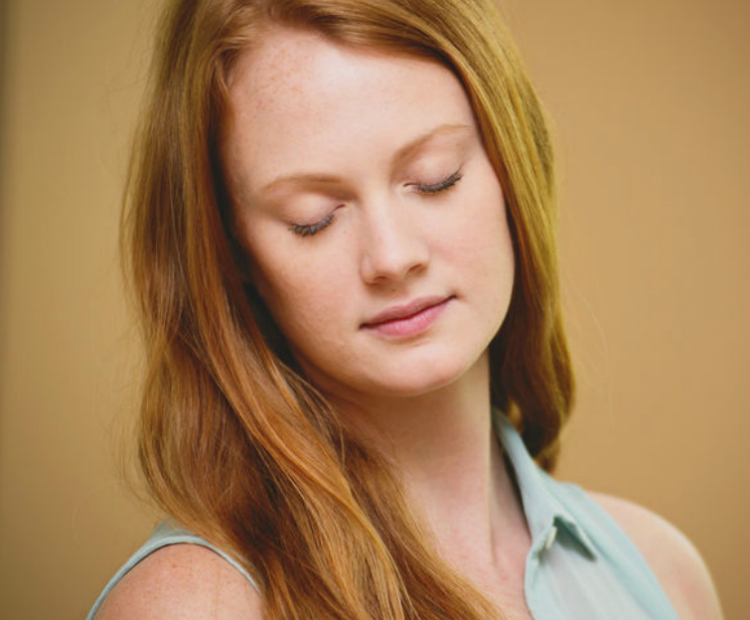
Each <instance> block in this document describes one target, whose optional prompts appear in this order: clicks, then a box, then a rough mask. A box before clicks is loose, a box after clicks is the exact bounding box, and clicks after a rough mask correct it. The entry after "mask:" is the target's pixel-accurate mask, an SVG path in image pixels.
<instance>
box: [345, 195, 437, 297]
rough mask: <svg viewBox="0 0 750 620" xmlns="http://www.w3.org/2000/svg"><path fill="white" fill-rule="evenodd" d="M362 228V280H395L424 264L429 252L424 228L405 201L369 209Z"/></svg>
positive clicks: (374, 282) (380, 281) (410, 273)
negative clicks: (410, 211) (404, 203)
mask: <svg viewBox="0 0 750 620" xmlns="http://www.w3.org/2000/svg"><path fill="white" fill-rule="evenodd" d="M365 210H366V211H368V210H367V209H365ZM363 228H364V230H363V232H362V236H361V239H362V255H361V267H360V269H361V275H362V279H363V281H365V282H367V283H368V284H378V283H383V282H395V281H398V280H401V279H403V278H406V277H408V276H409V275H412V274H416V273H418V272H420V271H422V270H424V269H425V268H426V267H427V264H428V262H429V258H430V254H429V247H428V243H427V240H426V238H425V234H424V229H423V227H421V226H420V225H419V222H418V221H416V218H415V216H414V214H413V213H409V212H408V206H407V205H403V204H400V203H399V201H395V202H393V203H391V204H386V205H381V206H380V207H379V208H374V209H372V211H371V212H370V213H369V214H368V215H367V216H366V217H365V218H363Z"/></svg>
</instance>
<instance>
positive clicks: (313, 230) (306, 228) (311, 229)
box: [289, 209, 336, 237]
mask: <svg viewBox="0 0 750 620" xmlns="http://www.w3.org/2000/svg"><path fill="white" fill-rule="evenodd" d="M335 212H336V210H335V209H334V210H333V211H331V212H330V213H329V214H328V215H326V216H325V217H324V218H323V219H321V220H318V221H317V222H313V223H312V224H294V223H292V224H289V230H291V231H292V232H293V233H294V234H295V235H299V236H300V237H311V236H312V235H315V234H317V233H319V232H320V231H321V230H323V229H325V228H328V226H330V225H331V223H332V222H333V217H334V213H335Z"/></svg>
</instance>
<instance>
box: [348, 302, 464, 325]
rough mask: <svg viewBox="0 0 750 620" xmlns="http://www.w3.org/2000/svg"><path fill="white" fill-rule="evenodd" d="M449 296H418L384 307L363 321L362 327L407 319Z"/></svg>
mask: <svg viewBox="0 0 750 620" xmlns="http://www.w3.org/2000/svg"><path fill="white" fill-rule="evenodd" d="M448 299H450V297H449V296H448V297H446V296H441V297H439V296H432V297H420V298H419V299H415V300H414V301H410V302H408V303H405V304H401V305H397V306H391V307H390V308H386V309H385V310H383V311H382V312H379V313H378V314H376V315H374V316H372V317H370V318H369V319H367V320H366V321H365V322H364V323H362V326H363V327H372V326H373V325H379V324H380V323H386V322H388V321H398V320H399V319H407V318H409V317H411V316H414V315H415V314H418V313H419V312H422V310H424V309H425V308H430V307H432V306H437V305H438V304H441V303H443V302H444V301H447V300H448Z"/></svg>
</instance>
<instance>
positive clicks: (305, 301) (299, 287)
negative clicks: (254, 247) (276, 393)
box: [252, 244, 353, 345]
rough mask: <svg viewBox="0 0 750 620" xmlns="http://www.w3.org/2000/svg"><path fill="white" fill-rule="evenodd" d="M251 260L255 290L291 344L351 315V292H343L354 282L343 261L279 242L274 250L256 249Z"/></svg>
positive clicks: (320, 331) (322, 330) (314, 336)
mask: <svg viewBox="0 0 750 620" xmlns="http://www.w3.org/2000/svg"><path fill="white" fill-rule="evenodd" d="M252 261H253V265H254V268H253V270H252V273H253V281H254V283H255V285H256V287H257V289H258V292H259V293H260V295H261V297H262V298H263V300H264V301H265V303H266V305H267V307H268V309H269V311H270V312H271V315H272V316H273V318H274V320H275V321H276V323H277V324H278V326H279V328H280V329H281V331H282V332H283V333H284V335H285V336H286V337H287V338H288V339H289V340H290V344H292V345H294V344H295V343H294V342H291V341H294V340H297V339H299V338H304V339H305V340H311V339H316V338H317V336H318V335H322V334H323V333H325V332H326V331H327V330H329V329H330V327H331V325H333V324H340V323H341V321H346V320H348V319H350V317H349V314H351V312H350V311H349V308H348V307H347V306H346V301H347V298H349V297H350V295H348V294H346V295H345V294H344V293H345V292H347V291H351V287H352V286H353V283H352V282H350V278H348V277H347V274H346V273H345V266H346V261H343V260H341V259H340V258H339V260H333V257H331V258H329V257H326V256H320V255H315V253H314V252H312V253H307V252H304V251H303V252H299V251H298V250H297V251H294V250H293V249H292V248H289V247H286V249H284V247H283V246H282V245H281V244H278V245H277V246H276V247H275V248H274V250H273V251H266V252H261V251H256V252H255V253H254V257H253V259H252ZM347 284H348V286H347Z"/></svg>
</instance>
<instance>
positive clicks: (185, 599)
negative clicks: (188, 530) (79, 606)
mask: <svg viewBox="0 0 750 620" xmlns="http://www.w3.org/2000/svg"><path fill="white" fill-rule="evenodd" d="M136 618H137V619H138V620H152V619H153V620H156V619H157V618H159V619H162V620H170V619H172V618H174V619H177V618H179V619H180V620H193V619H195V620H197V619H198V618H201V619H208V620H240V619H243V620H261V619H262V613H261V600H260V596H259V595H258V593H257V592H256V591H255V589H254V588H253V586H252V585H251V584H250V583H249V582H248V581H247V579H246V578H245V577H244V576H243V575H242V574H241V573H239V572H238V571H237V569H235V568H234V567H233V566H232V565H231V564H229V563H228V562H227V561H226V560H224V559H223V558H222V557H220V556H219V555H217V554H216V553H214V552H213V551H211V550H210V549H206V548H205V547H201V546H199V545H191V544H177V545H171V546H168V547H164V548H162V549H159V550H158V551H155V552H154V553H152V554H151V555H149V556H148V557H147V558H145V559H144V560H143V561H141V562H140V563H139V564H137V565H136V566H135V567H134V568H133V569H132V570H131V571H130V572H129V573H128V574H127V575H126V576H125V577H123V579H122V580H121V581H120V582H119V583H118V584H117V585H116V586H115V588H114V589H113V590H112V591H111V592H110V593H109V595H108V596H107V598H106V599H105V600H104V603H103V604H102V606H101V608H100V609H99V611H98V612H97V614H96V619H95V620H134V619H136Z"/></svg>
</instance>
